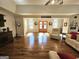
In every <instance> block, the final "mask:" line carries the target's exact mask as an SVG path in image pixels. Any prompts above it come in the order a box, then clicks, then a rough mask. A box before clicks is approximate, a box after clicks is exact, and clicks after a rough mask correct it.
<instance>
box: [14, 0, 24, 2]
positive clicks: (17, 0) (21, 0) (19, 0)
mask: <svg viewBox="0 0 79 59" xmlns="http://www.w3.org/2000/svg"><path fill="white" fill-rule="evenodd" d="M16 2H24V0H16Z"/></svg>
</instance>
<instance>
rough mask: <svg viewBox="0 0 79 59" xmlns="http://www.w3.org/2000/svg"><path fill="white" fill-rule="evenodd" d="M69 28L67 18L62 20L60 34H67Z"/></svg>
mask: <svg viewBox="0 0 79 59" xmlns="http://www.w3.org/2000/svg"><path fill="white" fill-rule="evenodd" d="M68 28H69V18H64V20H63V29H62V33H68V30H69V29H68Z"/></svg>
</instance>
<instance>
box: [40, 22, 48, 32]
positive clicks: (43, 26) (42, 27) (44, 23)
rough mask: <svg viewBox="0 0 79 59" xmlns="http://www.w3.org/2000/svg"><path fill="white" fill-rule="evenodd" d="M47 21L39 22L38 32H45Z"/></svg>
mask: <svg viewBox="0 0 79 59" xmlns="http://www.w3.org/2000/svg"><path fill="white" fill-rule="evenodd" d="M47 24H48V22H47V21H39V32H47Z"/></svg>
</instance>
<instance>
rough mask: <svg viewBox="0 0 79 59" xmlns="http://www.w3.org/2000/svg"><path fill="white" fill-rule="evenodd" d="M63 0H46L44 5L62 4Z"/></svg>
mask: <svg viewBox="0 0 79 59" xmlns="http://www.w3.org/2000/svg"><path fill="white" fill-rule="evenodd" d="M62 4H63V0H48V1H47V2H46V3H45V5H62Z"/></svg>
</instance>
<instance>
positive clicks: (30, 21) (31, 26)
mask: <svg viewBox="0 0 79 59" xmlns="http://www.w3.org/2000/svg"><path fill="white" fill-rule="evenodd" d="M33 25H34V21H33V19H32V18H30V19H29V20H28V27H29V29H33Z"/></svg>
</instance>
